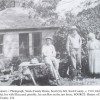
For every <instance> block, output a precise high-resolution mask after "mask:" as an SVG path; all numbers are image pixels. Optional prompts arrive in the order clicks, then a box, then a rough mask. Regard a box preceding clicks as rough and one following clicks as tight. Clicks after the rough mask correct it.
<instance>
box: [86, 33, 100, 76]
mask: <svg viewBox="0 0 100 100" xmlns="http://www.w3.org/2000/svg"><path fill="white" fill-rule="evenodd" d="M87 47H88V56H89V72H90V74H92V75H97V74H100V41H99V40H97V39H96V38H95V35H94V34H93V33H89V41H88V44H87Z"/></svg>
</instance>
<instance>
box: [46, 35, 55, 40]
mask: <svg viewBox="0 0 100 100" xmlns="http://www.w3.org/2000/svg"><path fill="white" fill-rule="evenodd" d="M45 39H50V40H53V38H52V37H51V36H48V37H46V38H45Z"/></svg>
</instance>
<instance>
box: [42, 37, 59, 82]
mask: <svg viewBox="0 0 100 100" xmlns="http://www.w3.org/2000/svg"><path fill="white" fill-rule="evenodd" d="M52 41H53V39H52V37H46V44H45V45H44V46H43V47H42V56H43V59H44V62H45V63H46V65H47V66H48V67H49V68H50V71H51V73H52V76H53V77H54V78H55V81H56V82H57V84H60V80H59V79H60V76H59V72H58V68H59V63H58V61H57V59H56V50H55V47H54V46H53V44H52Z"/></svg>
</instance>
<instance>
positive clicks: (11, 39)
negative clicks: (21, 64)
mask: <svg viewBox="0 0 100 100" xmlns="http://www.w3.org/2000/svg"><path fill="white" fill-rule="evenodd" d="M56 31H57V29H42V30H31V31H13V32H2V33H0V34H4V42H3V44H4V47H3V54H4V57H7V58H12V57H13V56H19V34H20V33H23V34H24V33H29V54H30V55H34V54H33V50H32V34H34V33H35V32H41V33H42V45H43V44H45V37H46V36H53V35H54V33H55V32H56Z"/></svg>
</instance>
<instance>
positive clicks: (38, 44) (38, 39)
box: [32, 32, 42, 56]
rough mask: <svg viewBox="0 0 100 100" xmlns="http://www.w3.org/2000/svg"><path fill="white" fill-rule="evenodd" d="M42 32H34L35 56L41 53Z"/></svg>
mask: <svg viewBox="0 0 100 100" xmlns="http://www.w3.org/2000/svg"><path fill="white" fill-rule="evenodd" d="M41 45H42V33H41V32H36V33H33V34H32V47H33V54H34V56H39V55H41Z"/></svg>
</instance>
